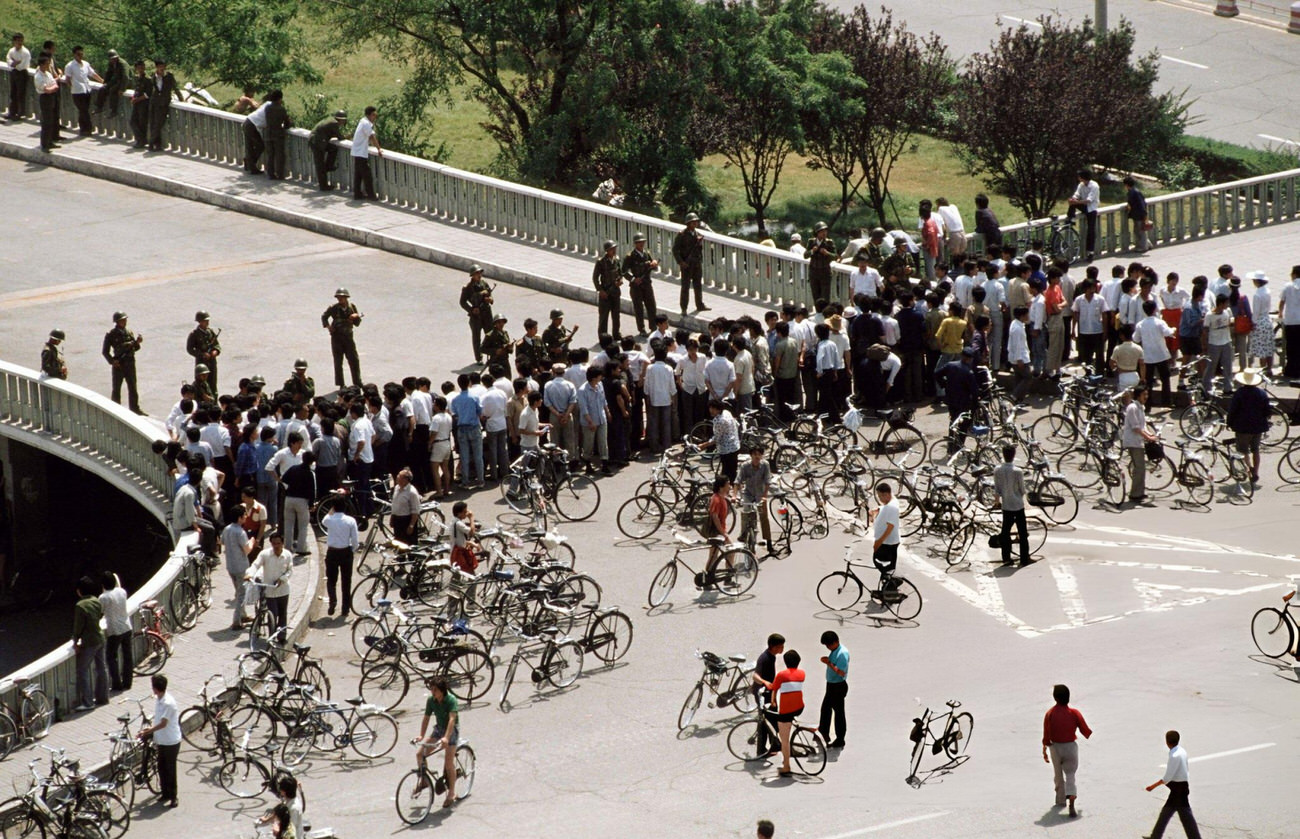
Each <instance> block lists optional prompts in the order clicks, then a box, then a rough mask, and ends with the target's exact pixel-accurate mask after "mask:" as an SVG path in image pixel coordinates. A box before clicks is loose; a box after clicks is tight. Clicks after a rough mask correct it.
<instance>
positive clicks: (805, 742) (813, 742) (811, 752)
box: [790, 727, 826, 775]
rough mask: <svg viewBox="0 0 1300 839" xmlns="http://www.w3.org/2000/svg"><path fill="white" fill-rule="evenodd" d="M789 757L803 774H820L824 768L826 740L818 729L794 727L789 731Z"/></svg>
mask: <svg viewBox="0 0 1300 839" xmlns="http://www.w3.org/2000/svg"><path fill="white" fill-rule="evenodd" d="M790 757H791V758H792V759H793V760H794V762H795V764H796V765H797V766H798V767H799V771H800V772H802V773H804V774H805V775H820V774H821V773H822V770H823V769H825V768H826V741H825V740H824V739H822V734H821V732H820V731H817V730H816V729H812V728H802V727H799V728H795V729H794V730H793V731H791V732H790Z"/></svg>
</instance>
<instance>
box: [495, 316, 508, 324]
mask: <svg viewBox="0 0 1300 839" xmlns="http://www.w3.org/2000/svg"><path fill="white" fill-rule="evenodd" d="M508 320H510V318H508V317H506V316H505V315H497V316H496V317H494V318H492V325H493V326H495V325H496V324H498V323H505V322H506V321H508Z"/></svg>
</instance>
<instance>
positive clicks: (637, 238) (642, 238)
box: [632, 233, 646, 244]
mask: <svg viewBox="0 0 1300 839" xmlns="http://www.w3.org/2000/svg"><path fill="white" fill-rule="evenodd" d="M645 240H646V238H645V234H644V233H637V234H636V235H635V236H633V237H632V243H633V244H635V243H637V242H644V241H645Z"/></svg>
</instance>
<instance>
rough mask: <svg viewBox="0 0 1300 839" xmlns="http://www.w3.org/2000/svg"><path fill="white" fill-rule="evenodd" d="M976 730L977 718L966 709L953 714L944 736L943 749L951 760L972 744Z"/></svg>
mask: <svg viewBox="0 0 1300 839" xmlns="http://www.w3.org/2000/svg"><path fill="white" fill-rule="evenodd" d="M974 731H975V718H974V717H973V716H971V715H970V714H969V713H967V712H966V711H962V712H961V713H960V714H956V715H954V716H953V718H952V721H951V722H950V723H948V730H947V732H946V733H945V735H944V738H943V750H944V751H945V752H946V753H947V754H948V759H949V760H951V759H953V758H955V757H957V756H958V755H960V754H963V753H964V752H965V751H966V749H967V747H969V746H970V738H971V734H973V733H974Z"/></svg>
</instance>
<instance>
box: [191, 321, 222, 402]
mask: <svg viewBox="0 0 1300 839" xmlns="http://www.w3.org/2000/svg"><path fill="white" fill-rule="evenodd" d="M209 318H210V315H208V313H207V312H204V311H198V312H195V313H194V322H195V323H197V324H198V326H196V327H194V331H193V332H191V333H190V337H189V338H187V339H185V352H187V353H189V354H190V355H192V356H193V357H194V365H195V369H196V370H197V369H198V365H200V364H204V365H207V368H208V374H209V376H208V385H209V386H210V387H211V388H212V391H213V393H215V392H216V390H217V356H219V355H221V342H220V341H218V340H217V339H218V337H219V336H220V335H221V333H220V332H218V331H217V330H215V329H212V328H210V327H209V326H208V320H209ZM195 375H196V376H197V375H198V374H197V373H196V374H195Z"/></svg>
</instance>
